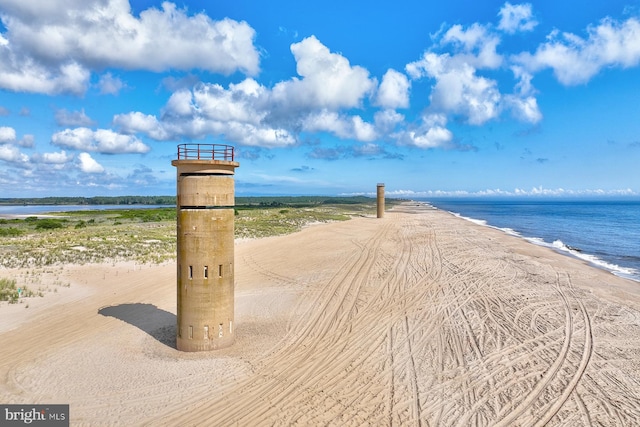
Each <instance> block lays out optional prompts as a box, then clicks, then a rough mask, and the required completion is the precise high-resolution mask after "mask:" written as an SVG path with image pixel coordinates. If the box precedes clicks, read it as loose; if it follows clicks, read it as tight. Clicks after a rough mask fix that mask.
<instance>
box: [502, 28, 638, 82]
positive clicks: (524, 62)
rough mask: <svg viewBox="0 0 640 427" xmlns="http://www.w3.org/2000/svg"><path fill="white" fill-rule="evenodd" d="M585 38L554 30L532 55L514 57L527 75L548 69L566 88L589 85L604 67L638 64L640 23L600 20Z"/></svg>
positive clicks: (588, 30)
mask: <svg viewBox="0 0 640 427" xmlns="http://www.w3.org/2000/svg"><path fill="white" fill-rule="evenodd" d="M587 33H588V36H587V38H581V37H580V36H577V35H575V34H572V33H562V34H560V33H559V32H557V31H555V32H553V33H552V34H550V35H549V37H548V39H549V41H547V42H546V43H543V44H541V45H540V46H539V47H538V48H537V49H536V51H535V53H533V54H531V53H528V52H524V53H522V54H519V55H516V56H515V57H514V62H515V63H517V64H520V65H521V66H522V67H524V69H526V70H527V71H528V72H530V73H536V72H538V71H540V70H543V69H546V68H551V69H552V70H553V73H554V75H555V76H556V78H557V79H558V81H559V82H560V83H562V84H563V85H566V86H570V85H578V84H582V83H586V82H588V81H589V80H590V79H591V78H592V77H593V76H595V75H596V74H598V73H599V72H600V71H601V70H602V69H603V68H607V67H621V68H629V67H633V66H636V65H638V63H640V21H639V20H638V19H637V18H629V19H627V20H626V21H623V22H619V21H616V20H614V19H612V18H605V19H603V20H602V21H601V22H600V24H599V25H597V26H590V27H588V28H587Z"/></svg>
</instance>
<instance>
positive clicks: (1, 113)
mask: <svg viewBox="0 0 640 427" xmlns="http://www.w3.org/2000/svg"><path fill="white" fill-rule="evenodd" d="M9 114H11V111H9V110H8V109H7V108H5V107H3V106H1V105H0V116H8V115H9Z"/></svg>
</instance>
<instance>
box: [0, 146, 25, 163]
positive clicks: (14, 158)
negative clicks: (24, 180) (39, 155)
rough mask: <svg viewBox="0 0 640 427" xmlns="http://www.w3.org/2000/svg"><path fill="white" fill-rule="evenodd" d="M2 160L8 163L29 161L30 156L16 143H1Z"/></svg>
mask: <svg viewBox="0 0 640 427" xmlns="http://www.w3.org/2000/svg"><path fill="white" fill-rule="evenodd" d="M0 160H4V161H5V162H8V163H27V162H28V161H29V156H27V155H26V154H24V153H21V152H20V150H19V149H18V147H16V146H15V145H8V144H3V145H0Z"/></svg>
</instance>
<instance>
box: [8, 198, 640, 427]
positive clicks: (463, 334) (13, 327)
mask: <svg viewBox="0 0 640 427" xmlns="http://www.w3.org/2000/svg"><path fill="white" fill-rule="evenodd" d="M17 273H18V272H16V271H7V270H0V275H2V276H4V277H6V276H11V275H16V274H17ZM59 274H61V275H62V276H63V279H64V280H67V281H69V282H71V283H72V284H71V287H70V288H69V289H67V290H61V291H60V292H59V293H58V294H56V295H48V296H47V297H45V298H41V299H40V300H41V302H39V303H36V301H37V300H38V299H37V298H36V299H32V301H33V302H32V303H31V305H30V307H29V308H27V309H25V308H24V305H20V306H16V307H19V309H15V308H10V307H9V306H8V305H6V303H4V304H3V305H2V306H0V322H1V323H0V324H1V325H3V326H2V332H0V346H1V350H0V379H1V384H0V402H2V403H69V404H70V405H71V406H70V407H71V421H72V425H74V426H75V425H122V426H130V425H153V426H156V425H168V426H187V425H202V426H214V425H215V426H231V425H238V426H256V425H301V426H304V425H336V426H344V425H376V426H377V425H403V426H404V425H423V426H426V425H431V426H434V425H446V426H454V425H504V426H507V425H509V426H510V425H544V424H545V423H547V422H548V425H552V426H565V425H606V426H609V425H611V426H614V425H616V426H617V425H638V423H640V292H639V291H640V284H639V283H635V282H632V281H628V280H624V279H621V278H618V277H615V276H613V275H611V274H609V273H607V272H605V271H602V270H598V269H595V268H592V267H590V266H587V265H585V264H584V263H583V262H581V261H579V260H576V259H573V258H570V257H567V256H563V255H560V254H557V253H555V252H553V251H552V250H550V249H547V248H543V247H540V246H535V245H533V244H530V243H527V242H526V241H524V240H522V239H518V238H515V237H512V236H508V235H506V234H504V233H501V232H499V231H497V230H493V229H490V228H487V227H481V226H477V225H474V224H472V223H469V222H467V221H464V220H462V219H460V218H456V217H454V216H452V215H449V214H447V213H445V212H442V211H435V210H430V209H426V208H417V207H411V208H410V207H407V206H404V207H401V208H397V209H395V210H394V211H393V212H387V214H386V217H385V218H384V219H375V218H359V219H353V220H351V221H347V222H341V223H333V224H327V225H317V226H314V227H311V228H308V229H305V230H303V231H301V232H299V233H295V234H292V235H288V236H283V237H273V238H266V239H260V240H255V241H249V242H242V243H240V244H237V245H236V319H235V322H236V325H237V329H236V332H237V342H236V344H235V345H234V346H233V347H231V348H229V349H225V350H220V351H217V352H209V353H197V354H195V353H190V354H186V353H180V352H178V351H177V350H175V348H174V344H173V338H174V334H175V265H173V264H169V265H163V266H148V265H143V266H140V265H134V264H119V265H115V266H114V265H93V266H69V267H67V268H65V269H64V271H63V272H62V273H59ZM9 318H11V322H9Z"/></svg>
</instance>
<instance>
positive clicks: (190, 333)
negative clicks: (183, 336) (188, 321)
mask: <svg viewBox="0 0 640 427" xmlns="http://www.w3.org/2000/svg"><path fill="white" fill-rule="evenodd" d="M189 339H190V340H192V339H193V326H191V325H189Z"/></svg>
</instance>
